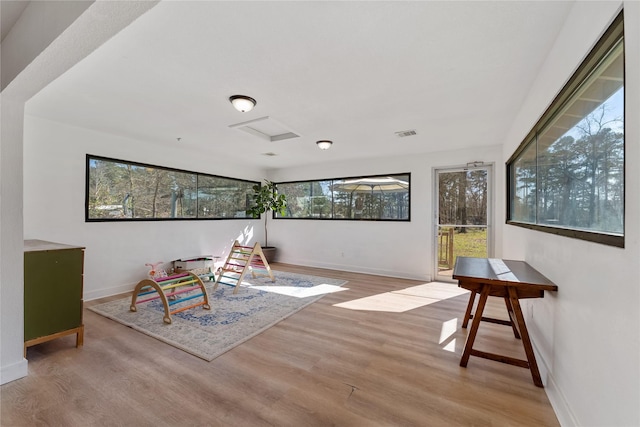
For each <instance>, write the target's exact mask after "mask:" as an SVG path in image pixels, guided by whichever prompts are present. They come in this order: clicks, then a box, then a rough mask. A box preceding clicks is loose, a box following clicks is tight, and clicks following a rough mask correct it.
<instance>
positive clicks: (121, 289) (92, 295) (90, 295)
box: [83, 283, 137, 301]
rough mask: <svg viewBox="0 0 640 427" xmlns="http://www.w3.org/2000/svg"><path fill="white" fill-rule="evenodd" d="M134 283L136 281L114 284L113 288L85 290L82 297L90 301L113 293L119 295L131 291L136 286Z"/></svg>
mask: <svg viewBox="0 0 640 427" xmlns="http://www.w3.org/2000/svg"><path fill="white" fill-rule="evenodd" d="M136 284H137V283H129V284H126V285H120V286H116V287H114V288H106V289H99V290H97V291H90V292H85V293H84V296H83V299H84V300H85V301H91V300H94V299H98V298H105V297H110V296H113V295H120V294H125V293H127V292H133V290H134V289H135V287H136Z"/></svg>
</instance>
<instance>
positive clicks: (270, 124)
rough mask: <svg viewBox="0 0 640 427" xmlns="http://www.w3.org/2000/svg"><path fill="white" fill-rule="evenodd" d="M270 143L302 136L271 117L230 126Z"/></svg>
mask: <svg viewBox="0 0 640 427" xmlns="http://www.w3.org/2000/svg"><path fill="white" fill-rule="evenodd" d="M229 127H230V128H233V129H238V130H241V131H243V132H247V133H250V134H251V135H253V136H257V137H258V138H261V139H264V140H266V141H269V142H275V141H283V140H285V139H291V138H298V137H299V136H300V135H298V134H296V133H295V132H293V131H292V130H291V129H289V128H287V127H286V126H285V125H283V124H282V123H280V122H278V121H276V120H274V119H272V118H271V117H269V116H266V117H260V118H259V119H254V120H249V121H247V122H242V123H237V124H235V125H231V126H229Z"/></svg>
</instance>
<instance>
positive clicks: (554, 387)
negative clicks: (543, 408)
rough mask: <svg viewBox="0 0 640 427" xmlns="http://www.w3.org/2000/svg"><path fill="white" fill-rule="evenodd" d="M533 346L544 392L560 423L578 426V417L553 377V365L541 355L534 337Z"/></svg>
mask: <svg viewBox="0 0 640 427" xmlns="http://www.w3.org/2000/svg"><path fill="white" fill-rule="evenodd" d="M531 344H532V346H533V351H534V353H535V356H536V361H537V362H538V367H539V368H540V371H541V372H540V374H541V376H542V378H543V383H544V391H545V393H546V394H547V397H548V398H549V403H551V407H552V408H553V411H554V412H555V413H556V417H557V418H558V422H559V423H560V425H561V426H562V427H575V426H578V425H579V424H578V421H577V420H576V417H575V415H574V414H573V411H572V410H571V407H570V406H569V403H568V402H567V399H566V398H565V396H564V393H562V390H561V389H560V387H559V386H558V383H557V382H556V379H555V377H554V376H553V371H552V370H551V369H549V366H551V364H550V363H548V361H547V360H546V359H545V358H544V357H543V355H542V353H540V351H539V350H538V347H537V346H536V342H535V340H534V339H533V337H532V341H531Z"/></svg>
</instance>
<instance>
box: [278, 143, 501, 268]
mask: <svg viewBox="0 0 640 427" xmlns="http://www.w3.org/2000/svg"><path fill="white" fill-rule="evenodd" d="M426 142H427V141H425V143H426ZM332 149H335V147H333V148H332ZM501 153H502V151H501V147H499V146H491V147H486V148H475V149H468V150H461V151H448V152H445V151H443V152H435V153H430V154H421V155H411V156H409V155H407V156H402V157H396V158H384V159H363V160H360V161H357V162H340V163H334V164H329V165H327V164H323V165H321V166H305V167H299V168H291V169H286V170H278V171H271V172H270V173H269V179H272V180H274V181H276V182H277V181H296V180H313V179H326V178H342V177H350V176H366V175H376V174H391V173H402V172H410V173H411V221H410V222H385V221H341V220H331V221H313V220H303V219H299V220H296V219H281V220H272V221H270V223H269V236H270V238H269V244H272V245H274V246H277V247H278V257H277V259H278V261H281V262H286V263H291V264H297V265H308V266H314V267H325V268H333V269H339V270H347V271H358V272H364V273H371V274H378V275H388V276H395V277H406V278H413V279H419V280H430V279H431V278H432V277H433V264H434V262H433V261H434V250H433V248H434V244H433V225H434V222H433V217H434V210H433V205H434V200H433V197H434V194H433V187H434V185H433V168H444V167H450V166H464V165H466V164H467V163H468V162H472V161H484V162H485V163H496V164H495V165H494V176H495V178H496V179H495V185H494V189H495V190H497V191H496V193H495V194H494V198H493V201H494V212H495V213H496V214H497V215H496V221H495V225H496V226H495V229H494V235H495V238H494V240H495V241H496V242H497V243H498V244H497V245H496V253H500V251H501V242H502V234H501V233H502V224H503V222H504V216H503V215H502V214H501V212H502V211H503V210H504V209H503V203H502V201H503V199H504V193H503V190H502V188H503V187H504V184H503V175H504V173H503V171H504V166H503V164H502V161H501V160H500V159H501ZM496 168H497V171H496V170H495V169H496Z"/></svg>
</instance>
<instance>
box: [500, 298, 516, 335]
mask: <svg viewBox="0 0 640 427" xmlns="http://www.w3.org/2000/svg"><path fill="white" fill-rule="evenodd" d="M504 303H505V305H506V306H507V313H508V314H509V320H510V321H511V328H512V329H513V335H514V336H515V337H516V338H517V339H520V333H519V332H518V321H517V320H516V318H515V316H514V314H513V307H512V306H511V301H510V300H509V297H508V296H505V297H504Z"/></svg>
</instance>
